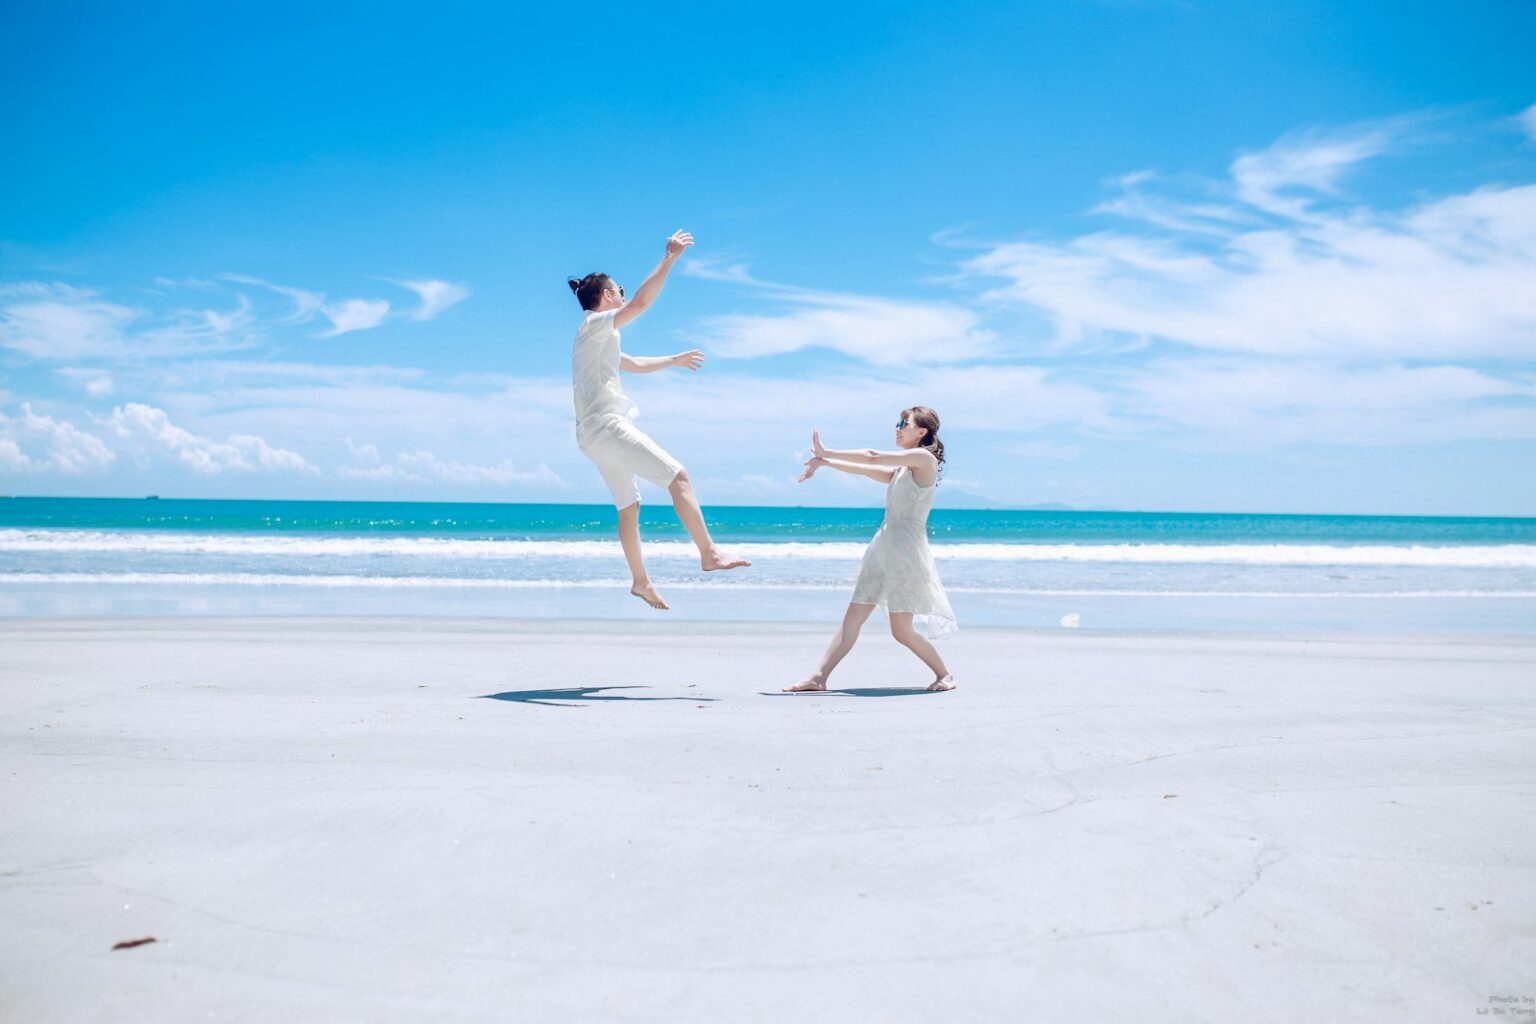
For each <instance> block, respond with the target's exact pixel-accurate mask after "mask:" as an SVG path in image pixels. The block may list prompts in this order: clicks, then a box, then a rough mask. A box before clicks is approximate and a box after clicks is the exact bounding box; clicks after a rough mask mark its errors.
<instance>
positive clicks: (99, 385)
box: [57, 366, 116, 398]
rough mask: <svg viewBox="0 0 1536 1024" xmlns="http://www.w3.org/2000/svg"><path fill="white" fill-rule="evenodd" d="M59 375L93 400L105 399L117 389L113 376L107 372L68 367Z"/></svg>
mask: <svg viewBox="0 0 1536 1024" xmlns="http://www.w3.org/2000/svg"><path fill="white" fill-rule="evenodd" d="M57 372H58V374H59V376H60V377H63V378H64V379H65V380H67V381H69V382H70V383H71V384H74V385H75V386H76V387H78V388H79V389H80V390H82V391H84V392H85V393H86V394H87V395H89V396H90V397H92V398H104V397H106V396H107V395H110V394H112V392H113V391H114V390H115V389H116V386H115V384H114V383H113V380H112V375H111V374H110V373H108V372H106V371H105V370H93V369H90V368H87V367H78V366H66V367H63V368H61V369H59V370H58V371H57Z"/></svg>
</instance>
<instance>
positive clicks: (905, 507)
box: [784, 405, 959, 693]
mask: <svg viewBox="0 0 1536 1024" xmlns="http://www.w3.org/2000/svg"><path fill="white" fill-rule="evenodd" d="M896 447H897V448H898V449H899V450H898V451H894V452H881V451H875V450H874V449H873V448H861V449H858V450H855V451H838V450H836V449H832V448H824V447H822V444H821V433H820V432H819V431H812V432H811V448H812V450H813V452H814V455H813V457H812V458H811V460H810V461H809V462H807V463H806V464H805V473H804V474H802V475H801V477H800V481H801V483H804V482H805V481H807V480H809V479H810V478H811V477H812V476H813V475H815V473H816V471H817V470H818V469H821V468H822V467H823V466H830V467H832V468H833V469H837V470H841V471H843V472H844V473H855V474H857V475H859V476H867V477H869V478H870V479H871V480H878V481H879V482H881V483H883V484H885V485H886V490H885V521H884V522H883V523H881V524H880V530H879V532H878V533H876V534H875V539H874V540H872V541H870V543H869V547H868V548H867V549H866V550H865V552H864V561H863V563H862V564H861V565H860V567H859V579H858V582H857V583H855V584H854V585H853V599H852V600H851V601H849V602H848V611H847V612H846V613H845V614H844V615H843V624H842V626H841V627H839V629H838V631H837V634H836V635H835V636H833V637H832V643H831V644H830V645H829V646H828V647H827V653H825V654H823V655H822V656H821V664H820V665H817V666H816V671H814V672H812V673H811V674H810V675H809V676H807V677H806V678H805V679H804V680H802V681H801V682H798V683H796V684H795V685H794V686H786V687H785V688H784V689H785V692H787V693H809V692H813V691H818V690H825V689H826V688H827V679H828V678H829V677H830V676H831V675H832V670H833V669H835V668H837V665H838V662H840V661H842V660H843V658H845V657H846V656H847V654H848V652H849V651H851V650H853V645H854V643H855V642H856V641H857V640H858V639H859V630H861V629H862V628H864V623H865V622H866V621H868V619H869V617H870V615H871V614H873V613H874V610H875V606H876V605H880V606H883V607H884V608H885V611H886V614H887V616H889V618H890V620H891V635H892V636H894V637H895V638H896V640H897V642H899V643H900V644H902V645H903V646H904V647H906V648H907V649H908V650H910V651H911V652H912V653H913V654H915V655H917V656H918V657H919V658H921V659H922V660H923V664H924V665H927V666H928V667H929V669H931V670H932V671H933V682H932V683H931V684H929V686H928V689H930V690H935V691H936V690H953V689H954V688H955V679H954V676H952V675H950V674H949V669H947V668H945V667H944V659H943V658H941V657H939V652H938V651H937V650H935V649H934V646H933V644H931V643H929V642H928V638H932V639H935V640H937V639H938V638H939V637H944V636H949V635H950V634H951V633H954V632H955V631H956V630H957V629H958V628H959V627H958V626H957V625H956V623H955V613H954V611H953V610H952V609H951V608H950V607H949V598H948V597H946V596H945V595H944V585H943V584H942V583H940V582H939V573H938V569H937V568H935V566H934V564H933V552H932V551H930V550H929V549H928V513H929V511H930V510H931V509H932V508H933V492H934V488H935V487H937V486H938V482H939V467H940V466H942V465H943V464H944V442H942V441H940V440H939V415H938V413H936V412H934V411H933V410H932V409H930V408H928V407H927V406H923V405H914V406H913V407H912V408H910V409H903V410H902V412H901V419H900V421H899V422H897V424H896ZM914 619H916V620H917V621H918V625H920V626H921V627H922V630H921V632H919V629H918V628H917V626H914V624H913V620H914ZM923 633H926V634H927V638H925V637H924V636H923V635H922V634H923Z"/></svg>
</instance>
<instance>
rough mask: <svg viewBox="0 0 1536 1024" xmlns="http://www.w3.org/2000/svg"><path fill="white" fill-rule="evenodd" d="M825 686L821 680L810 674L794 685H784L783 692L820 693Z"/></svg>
mask: <svg viewBox="0 0 1536 1024" xmlns="http://www.w3.org/2000/svg"><path fill="white" fill-rule="evenodd" d="M826 688H827V684H826V683H825V682H824V681H823V680H820V679H817V678H816V677H815V676H812V677H811V678H809V679H807V680H805V681H804V682H802V683H796V684H795V685H794V686H786V687H784V692H785V693H821V692H823V691H825V690H826Z"/></svg>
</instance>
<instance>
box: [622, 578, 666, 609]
mask: <svg viewBox="0 0 1536 1024" xmlns="http://www.w3.org/2000/svg"><path fill="white" fill-rule="evenodd" d="M629 592H630V593H631V594H634V595H635V596H636V597H638V598H639V599H640V600H642V601H644V602H645V603H646V604H648V605H650V606H651V607H652V608H659V609H660V610H662V611H666V610H667V608H668V607H669V606H668V605H667V602H665V601H663V600H662V599H661V595H660V594H658V593H656V588H655V587H653V586H651V585H650V584H649V583H636V584H635V585H634V586H632V587H630V588H629Z"/></svg>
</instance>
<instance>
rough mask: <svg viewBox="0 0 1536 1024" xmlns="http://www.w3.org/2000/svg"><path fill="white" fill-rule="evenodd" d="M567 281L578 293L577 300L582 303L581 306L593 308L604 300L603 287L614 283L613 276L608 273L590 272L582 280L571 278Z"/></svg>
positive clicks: (588, 308) (572, 289)
mask: <svg viewBox="0 0 1536 1024" xmlns="http://www.w3.org/2000/svg"><path fill="white" fill-rule="evenodd" d="M565 283H566V284H567V285H569V286H570V288H571V291H573V292H575V293H576V301H577V302H579V303H581V308H582V309H587V310H591V309H596V308H597V304H598V303H599V302H601V301H602V300H603V289H605V288H607V287H608V286H609V285H610V284H612V283H613V278H611V277H609V276H608V275H607V274H588V275H587V276H586V277H583V278H581V279H580V280H578V279H576V278H574V277H572V278H569V279H568V280H567V281H566V282H565Z"/></svg>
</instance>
